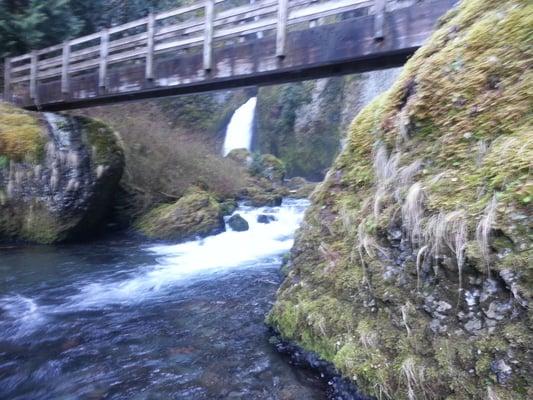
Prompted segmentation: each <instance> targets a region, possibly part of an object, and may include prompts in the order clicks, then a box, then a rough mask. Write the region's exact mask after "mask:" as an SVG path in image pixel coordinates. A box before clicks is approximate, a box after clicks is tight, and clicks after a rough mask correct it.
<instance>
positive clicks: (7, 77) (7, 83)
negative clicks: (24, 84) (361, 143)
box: [4, 58, 11, 101]
mask: <svg viewBox="0 0 533 400" xmlns="http://www.w3.org/2000/svg"><path fill="white" fill-rule="evenodd" d="M4 101H11V59H10V58H6V59H5V60H4Z"/></svg>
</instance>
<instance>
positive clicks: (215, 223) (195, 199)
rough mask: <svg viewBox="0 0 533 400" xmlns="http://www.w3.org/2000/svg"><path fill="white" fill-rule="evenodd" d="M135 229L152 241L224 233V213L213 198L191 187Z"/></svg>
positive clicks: (178, 239) (148, 216)
mask: <svg viewBox="0 0 533 400" xmlns="http://www.w3.org/2000/svg"><path fill="white" fill-rule="evenodd" d="M135 227H136V229H137V230H138V231H139V232H140V233H142V234H143V235H145V236H148V237H149V238H153V239H163V240H174V241H185V240H191V239H195V238H197V237H205V236H208V235H214V234H217V233H220V232H223V231H224V229H225V228H224V218H223V210H222V207H221V206H220V204H219V203H218V202H217V200H216V199H215V197H214V196H213V195H211V194H210V193H208V192H206V191H204V190H201V189H199V188H191V189H190V190H189V191H187V193H185V195H184V196H183V197H181V198H180V199H179V200H178V201H177V202H175V203H174V204H163V205H160V206H158V207H156V208H154V209H153V210H152V211H150V212H148V213H147V214H145V215H143V216H142V217H141V218H139V220H137V222H136V223H135Z"/></svg>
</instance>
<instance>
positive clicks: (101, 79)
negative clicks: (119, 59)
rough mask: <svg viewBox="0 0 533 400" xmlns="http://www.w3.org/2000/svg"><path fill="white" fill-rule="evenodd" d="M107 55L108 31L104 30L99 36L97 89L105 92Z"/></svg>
mask: <svg viewBox="0 0 533 400" xmlns="http://www.w3.org/2000/svg"><path fill="white" fill-rule="evenodd" d="M108 55H109V31H108V30H107V29H104V30H103V31H102V35H101V36H100V68H99V71H98V87H99V88H100V90H101V91H105V88H106V85H107V57H108Z"/></svg>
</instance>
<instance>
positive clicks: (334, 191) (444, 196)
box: [269, 0, 533, 399]
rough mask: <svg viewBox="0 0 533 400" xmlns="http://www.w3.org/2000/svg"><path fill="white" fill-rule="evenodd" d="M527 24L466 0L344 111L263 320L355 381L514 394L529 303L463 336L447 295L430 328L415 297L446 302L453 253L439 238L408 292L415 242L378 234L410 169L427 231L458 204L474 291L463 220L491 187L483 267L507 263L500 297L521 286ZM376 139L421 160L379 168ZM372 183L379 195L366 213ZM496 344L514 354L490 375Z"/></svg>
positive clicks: (526, 14)
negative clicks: (347, 117) (396, 73)
mask: <svg viewBox="0 0 533 400" xmlns="http://www.w3.org/2000/svg"><path fill="white" fill-rule="evenodd" d="M532 26H533V5H532V4H531V2H526V1H520V0H507V1H494V0H489V1H483V0H470V1H463V2H462V3H461V4H460V5H459V7H458V9H457V10H454V11H453V12H451V13H450V14H449V15H448V16H447V17H446V18H444V22H443V24H442V26H441V27H440V29H438V30H437V31H436V32H435V34H434V35H433V36H432V38H431V40H430V41H429V42H428V43H427V44H426V45H425V46H424V47H422V48H421V49H420V51H418V52H417V53H416V54H415V56H414V57H413V58H412V59H411V60H410V61H409V62H408V63H407V65H406V66H405V68H404V71H403V73H402V76H401V77H400V79H399V80H398V82H397V83H396V84H395V86H394V87H393V88H392V89H391V90H390V91H389V92H388V93H386V94H384V95H382V96H380V97H379V98H377V99H375V100H374V101H373V102H372V103H371V104H370V105H368V106H367V107H366V108H365V109H364V110H363V111H362V112H361V113H360V114H359V115H358V116H357V117H356V119H355V120H354V122H353V123H352V125H351V127H350V131H349V136H348V145H347V147H346V149H345V150H344V152H343V153H342V154H341V155H340V156H339V157H338V158H337V160H336V161H335V163H334V165H333V167H332V170H331V172H330V173H329V174H328V177H327V178H326V180H325V182H324V183H322V184H321V185H320V186H319V187H318V188H317V190H316V191H315V192H314V194H313V196H312V201H313V205H312V206H311V208H310V209H309V211H308V213H307V215H306V218H305V223H304V225H303V228H302V230H301V232H300V234H299V235H298V237H297V239H296V243H295V248H294V249H293V251H292V253H291V254H292V256H291V272H290V274H289V276H288V277H287V279H286V280H285V282H284V284H283V286H282V288H281V289H280V291H279V293H278V303H276V305H275V306H274V308H273V311H272V313H271V314H270V317H269V322H271V323H272V324H273V325H274V326H275V327H276V328H277V329H278V330H279V331H280V332H281V333H282V335H284V336H286V337H287V338H290V339H292V340H296V341H297V342H298V343H299V344H301V345H302V346H303V347H305V348H306V349H308V350H311V351H315V352H317V353H318V354H320V355H322V356H323V357H325V358H326V359H327V360H330V361H332V362H333V363H334V364H335V366H337V367H338V368H339V370H340V371H341V372H342V373H343V374H344V375H345V376H347V377H349V378H350V379H353V380H354V381H356V382H357V383H358V385H359V386H360V387H361V388H362V389H363V390H364V391H365V392H367V393H368V394H372V395H375V396H377V397H381V398H394V399H407V398H412V396H413V394H412V393H413V390H414V393H416V395H417V396H420V398H431V399H485V398H489V397H490V396H492V394H497V395H498V396H499V398H501V399H506V398H513V399H519V398H523V393H525V392H527V391H528V390H530V386H529V385H530V384H528V383H526V382H528V381H531V372H530V368H529V361H527V356H525V354H526V353H527V350H526V349H527V344H526V343H527V339H528V338H530V337H531V330H530V327H528V323H529V322H528V321H527V318H530V316H528V314H527V310H524V308H523V307H522V306H521V305H520V304H519V302H518V301H517V302H515V304H514V307H515V311H516V313H517V315H518V316H513V317H510V318H509V319H507V318H506V319H505V320H503V321H499V322H498V321H497V322H494V321H488V322H491V323H493V324H495V325H494V327H492V328H489V327H487V326H485V325H483V327H482V329H481V331H479V332H477V333H476V334H473V333H471V332H470V331H469V330H468V329H466V327H465V323H464V320H462V319H461V318H463V317H460V316H461V315H463V314H464V315H466V314H467V313H468V312H469V310H468V309H467V307H466V306H464V307H463V305H462V304H461V303H459V305H457V306H456V307H457V308H456V309H454V310H453V311H452V310H448V311H445V312H444V313H445V314H446V315H445V316H442V317H441V318H442V324H444V325H445V326H444V328H443V329H444V330H445V332H443V333H437V332H434V331H433V330H432V328H434V327H433V326H430V323H431V322H433V323H435V322H436V321H433V320H432V319H433V318H435V317H431V316H430V314H428V311H427V310H426V308H427V305H426V300H428V299H429V295H431V296H433V299H439V300H443V301H445V302H446V303H447V304H450V305H456V304H458V302H457V285H458V273H457V265H455V262H456V255H455V254H453V252H452V251H448V249H447V248H446V249H444V250H442V252H443V254H442V256H444V255H445V256H446V257H441V259H437V260H435V259H433V260H431V259H430V260H429V261H428V265H426V266H424V267H425V268H427V269H428V273H427V275H429V276H427V277H425V281H424V282H423V285H422V288H421V289H420V290H418V291H417V290H416V289H417V271H416V265H415V261H416V255H417V250H418V248H419V247H420V245H419V244H416V245H415V246H413V247H415V248H414V249H413V251H412V254H410V259H407V260H405V259H403V258H400V257H399V256H398V254H399V253H401V252H406V251H409V249H408V248H407V249H402V250H401V251H400V250H398V243H397V242H395V241H394V240H393V239H391V235H392V233H393V232H394V229H395V228H396V227H397V226H399V225H400V224H401V223H402V215H401V214H402V212H401V206H402V205H403V204H405V202H406V193H407V191H408V189H409V186H410V185H412V184H413V183H414V182H418V183H419V184H420V187H421V188H422V193H423V201H422V203H423V209H422V215H421V216H420V218H421V223H420V226H421V229H422V230H423V231H424V233H425V234H426V235H427V236H430V234H433V233H434V231H430V230H429V228H428V225H429V221H430V219H431V218H432V217H435V216H437V215H443V214H445V213H450V212H453V211H457V210H461V212H462V213H463V214H462V215H464V216H465V220H466V227H467V228H466V229H467V245H466V258H467V260H466V263H465V265H464V266H463V269H464V271H463V274H464V275H463V277H464V279H463V285H465V286H473V287H472V288H470V290H479V289H478V285H480V284H479V282H483V281H484V279H485V277H486V273H487V272H486V271H487V263H486V262H485V260H483V257H482V254H481V251H480V250H481V249H480V246H479V243H478V242H477V241H476V228H477V225H478V223H479V221H480V219H481V218H482V216H483V215H484V213H485V209H486V207H487V204H489V202H490V201H491V199H492V198H493V197H494V196H495V197H496V198H497V207H496V212H495V214H496V215H495V222H494V223H493V224H492V226H491V228H492V231H491V235H490V241H491V243H490V246H489V247H490V249H489V252H490V253H491V255H493V257H492V258H491V262H490V265H489V269H490V270H491V274H493V276H494V277H497V276H498V274H499V273H500V271H502V270H503V269H506V270H510V271H511V272H513V273H514V274H515V276H516V277H517V281H516V284H515V285H514V288H513V292H514V293H511V292H510V291H509V292H508V293H506V292H504V290H503V289H502V292H503V294H502V292H500V295H503V296H504V297H506V298H513V297H514V296H520V297H522V298H524V299H526V298H527V299H530V297H531V291H530V290H529V288H530V287H531V283H532V282H533V279H532V275H533V274H532V272H531V270H532V269H531V266H530V264H531V263H530V262H528V261H529V260H530V259H531V254H530V253H531V250H530V249H531V236H530V235H531V231H530V226H529V225H528V221H529V219H528V217H527V216H528V215H529V214H530V210H529V209H528V207H529V204H530V201H531V198H533V191H532V185H531V182H530V169H531V158H532V154H533V147H532V144H533V138H532V135H531V132H532V124H531V122H532V117H531V116H532V115H533V113H532V111H533V109H532V106H531V97H532V95H533V79H532V78H533V76H532V74H531V67H530V60H531V57H532V56H533V53H532V48H531V46H530V45H529V44H528V41H529V42H530V40H528V39H527V38H530V37H531V36H532V34H533V29H532ZM377 146H383V147H384V148H385V149H386V150H387V153H388V154H391V153H394V154H396V155H398V158H399V161H398V170H400V171H405V168H406V167H407V166H409V165H412V163H414V162H416V161H419V162H420V164H421V168H420V169H419V170H417V171H416V172H415V173H414V174H413V175H412V176H410V178H409V179H407V181H408V182H407V183H402V182H401V179H396V180H393V181H391V182H378V181H377V176H376V175H377V174H376V173H375V170H374V163H373V159H374V157H375V153H376V148H377ZM402 185H405V186H402ZM378 187H380V188H381V189H382V190H383V192H384V193H382V194H381V199H380V200H381V202H380V205H381V208H380V209H379V210H378V211H379V212H378V213H377V214H378V215H375V214H374V207H373V206H374V200H375V198H376V191H377V188H378ZM361 224H363V227H362V228H363V229H359V228H360V225H361ZM403 228H404V229H405V224H404V226H403ZM400 234H401V232H400ZM403 235H404V238H405V232H404V233H403ZM448 241H450V240H448ZM404 243H405V242H404ZM443 246H448V247H453V244H449V245H446V244H444V245H443ZM406 247H407V246H406ZM361 249H362V251H361ZM369 249H370V250H369ZM360 253H362V254H360ZM372 253H375V254H374V255H373V254H372ZM497 254H498V256H496V255H497ZM398 260H399V262H398V263H397V261H398ZM437 266H438V267H439V268H436V267H437ZM466 278H468V279H466ZM473 282H478V283H473ZM461 293H464V291H463V292H461ZM493 300H494V299H490V300H484V301H487V304H488V303H489V301H493ZM498 300H501V299H498ZM281 303H282V304H283V305H284V306H283V307H282V308H278V305H279V304H281ZM483 307H488V305H483ZM484 309H485V308H484ZM460 312H461V313H463V314H460ZM282 314H283V316H282V317H280V316H281V315H282ZM458 317H460V318H458ZM479 318H481V319H483V316H482V315H480V317H479ZM488 322H487V324H488ZM506 326H509V327H510V328H508V329H506ZM321 327H322V328H321ZM511 327H512V328H511ZM511 354H512V355H511ZM506 357H508V358H509V357H511V358H513V359H514V360H515V361H514V364H513V366H512V370H513V373H512V376H511V378H510V380H509V382H506V383H502V382H498V379H497V377H496V376H495V375H494V373H493V371H492V370H493V362H494V361H495V360H497V359H500V358H506ZM411 372H412V374H411ZM413 376H414V378H413ZM489 394H490V396H489Z"/></svg>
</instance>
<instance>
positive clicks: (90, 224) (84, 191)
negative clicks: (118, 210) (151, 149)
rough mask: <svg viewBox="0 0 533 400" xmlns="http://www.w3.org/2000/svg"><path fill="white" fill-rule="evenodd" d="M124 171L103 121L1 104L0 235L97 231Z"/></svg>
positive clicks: (26, 237) (75, 236) (50, 237)
mask: <svg viewBox="0 0 533 400" xmlns="http://www.w3.org/2000/svg"><path fill="white" fill-rule="evenodd" d="M123 169H124V156H123V152H122V148H121V146H120V145H119V140H118V138H117V136H116V135H115V133H114V132H113V131H112V130H111V129H109V128H108V127H107V126H106V125H104V124H103V123H101V122H99V121H95V120H91V119H88V118H84V117H72V116H63V115H56V114H50V113H46V114H39V113H30V112H27V111H23V110H20V109H17V108H15V107H13V106H11V105H8V104H6V103H0V241H6V240H7V241H11V240H21V241H27V242H34V243H57V242H63V241H69V240H80V239H85V238H87V237H88V236H91V235H93V234H94V233H96V231H97V230H98V229H99V228H101V227H102V226H105V224H104V222H105V218H106V216H107V214H108V213H109V211H110V209H111V206H112V204H113V199H114V194H115V192H116V190H117V187H118V183H119V181H120V178H121V176H122V172H123Z"/></svg>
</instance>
